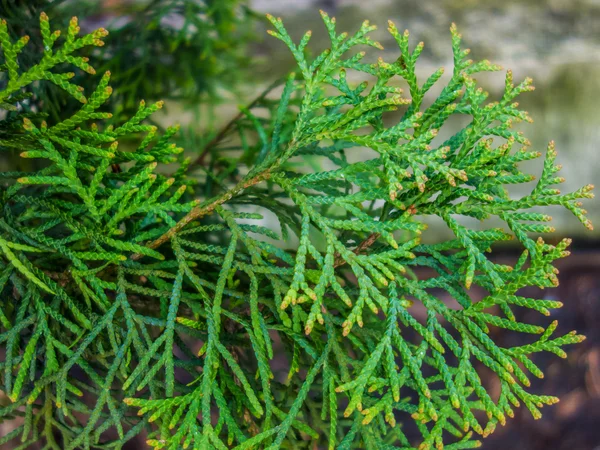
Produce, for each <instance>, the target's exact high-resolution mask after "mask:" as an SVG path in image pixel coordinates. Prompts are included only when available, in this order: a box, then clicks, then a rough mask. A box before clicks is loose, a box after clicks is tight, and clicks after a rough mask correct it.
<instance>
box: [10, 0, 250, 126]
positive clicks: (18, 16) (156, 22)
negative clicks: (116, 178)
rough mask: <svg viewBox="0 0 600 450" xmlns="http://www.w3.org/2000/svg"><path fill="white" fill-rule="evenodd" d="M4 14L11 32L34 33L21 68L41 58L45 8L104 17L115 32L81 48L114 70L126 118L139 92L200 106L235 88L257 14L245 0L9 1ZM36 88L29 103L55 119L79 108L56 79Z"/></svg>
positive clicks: (58, 20)
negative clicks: (41, 18)
mask: <svg viewBox="0 0 600 450" xmlns="http://www.w3.org/2000/svg"><path fill="white" fill-rule="evenodd" d="M5 3H7V4H6V5H4V4H3V11H2V16H3V17H4V18H5V19H7V21H8V26H9V29H8V32H9V34H10V36H12V37H13V38H16V39H18V38H20V37H21V36H22V35H23V34H31V42H30V44H29V45H28V46H27V47H26V48H25V49H24V51H23V52H22V53H21V55H20V58H19V61H20V62H21V63H22V66H23V67H30V66H32V65H33V64H35V63H36V62H37V57H38V55H39V54H40V53H41V52H43V51H44V47H45V46H46V43H45V40H44V38H43V36H41V35H40V33H37V32H32V31H34V30H35V29H36V28H37V23H36V22H37V21H38V17H39V15H40V13H41V12H42V11H46V12H47V13H48V14H50V15H51V16H52V18H53V22H54V24H55V25H56V24H59V25H61V26H63V25H64V26H68V24H69V21H70V20H71V17H72V16H73V15H74V14H75V15H80V16H81V17H87V18H88V20H87V26H88V27H89V26H90V22H91V23H94V22H95V23H98V21H100V22H105V23H106V26H107V27H108V28H110V30H111V39H110V40H108V41H107V42H106V45H105V46H103V47H102V48H95V49H93V51H92V50H91V49H86V48H83V49H81V51H80V55H81V57H84V58H88V57H93V58H94V60H95V62H96V63H95V65H96V67H97V69H98V71H99V72H102V73H103V72H106V71H110V72H112V73H113V78H112V81H111V83H112V86H113V87H114V88H115V94H114V95H113V96H112V97H111V99H110V102H109V103H110V105H109V106H110V109H111V110H112V111H113V112H118V113H119V116H118V117H119V118H121V117H124V118H125V119H126V118H128V117H130V116H131V115H133V114H135V111H136V109H137V104H138V102H139V99H140V98H145V99H146V100H154V101H155V100H163V101H166V100H174V101H178V102H180V103H183V104H185V105H186V106H188V107H189V106H191V107H194V108H196V107H198V106H199V105H200V104H203V103H204V100H205V97H207V96H211V97H212V98H213V102H215V101H216V99H217V98H218V97H219V95H220V93H219V92H218V91H219V89H221V90H222V89H226V90H232V89H234V88H235V86H237V81H238V79H239V78H240V77H241V76H242V75H243V74H244V73H245V71H244V70H243V69H244V66H245V65H246V58H245V56H244V55H245V51H244V50H245V48H246V45H245V44H246V43H247V42H249V41H251V40H252V39H253V33H252V32H253V29H252V25H253V24H254V20H253V14H252V12H251V11H250V10H249V9H248V7H247V6H246V3H245V2H244V1H242V0H219V1H214V0H142V1H136V2H125V4H122V3H123V2H117V3H116V4H114V5H111V4H110V2H108V3H107V2H98V1H87V0H77V1H69V0H34V1H31V0H6V1H5ZM74 81H75V82H76V83H77V84H79V85H81V86H83V87H85V89H86V91H87V90H93V88H94V83H95V81H94V79H92V78H90V77H89V76H87V75H86V74H84V73H82V72H79V71H75V72H74ZM26 88H27V90H28V91H29V92H30V93H31V94H32V98H31V99H30V101H29V102H27V103H24V104H22V105H21V106H22V107H24V108H30V109H34V110H35V109H40V108H41V109H42V110H43V112H44V113H45V114H47V115H49V116H50V117H51V118H52V119H53V120H57V121H58V120H64V119H65V118H66V117H68V116H69V115H70V114H73V113H74V112H75V111H76V108H75V106H76V105H75V104H74V103H73V102H72V101H70V100H71V99H70V95H69V94H68V93H66V92H64V91H62V90H61V89H56V88H54V87H53V85H52V84H48V83H40V84H33V85H28V86H26Z"/></svg>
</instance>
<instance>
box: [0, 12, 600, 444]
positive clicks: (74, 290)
mask: <svg viewBox="0 0 600 450" xmlns="http://www.w3.org/2000/svg"><path fill="white" fill-rule="evenodd" d="M269 19H270V20H271V22H272V24H273V26H274V27H275V31H273V32H272V34H273V35H274V36H275V37H277V38H279V39H281V40H282V41H284V42H285V43H286V44H287V45H288V47H290V49H291V51H292V53H293V55H294V57H295V58H296V60H297V63H298V67H299V69H300V70H299V74H298V75H294V74H292V75H290V76H289V77H288V79H287V81H286V82H285V85H284V86H283V93H282V96H281V99H280V101H279V102H278V106H277V107H276V108H274V109H269V111H270V113H271V115H270V116H269V117H268V118H266V119H265V117H264V114H258V112H257V111H255V110H254V109H256V108H258V107H263V106H264V104H262V103H260V104H255V107H256V108H254V109H253V108H250V109H244V110H243V111H242V113H243V114H242V117H241V118H240V119H239V120H237V121H236V122H235V124H234V125H233V126H229V127H228V128H227V133H223V134H222V136H221V138H223V139H225V138H229V137H231V136H232V135H233V136H234V138H235V139H232V141H233V144H232V143H231V142H228V143H227V146H225V145H222V144H221V142H217V143H215V144H214V146H213V147H212V148H211V150H210V152H209V153H210V157H209V159H210V164H209V166H208V167H205V168H203V170H202V174H200V175H198V176H195V177H192V176H189V177H186V176H185V169H186V167H188V165H189V162H184V163H183V165H182V167H181V168H180V169H179V170H177V172H176V173H175V174H174V175H173V176H172V177H166V176H164V175H162V173H163V172H164V171H161V172H157V170H156V163H157V162H159V163H168V162H173V161H174V160H177V158H178V157H177V156H176V155H177V153H179V152H180V150H179V149H177V148H175V147H174V146H172V145H170V144H169V143H168V138H169V136H170V135H171V134H172V133H174V131H175V130H168V131H167V133H166V136H163V137H160V138H159V137H156V130H155V128H153V127H150V126H147V125H143V124H142V120H143V119H144V118H145V117H147V115H148V114H150V113H151V112H153V111H154V110H155V109H156V108H158V107H159V106H160V105H155V106H151V107H147V106H145V105H144V104H142V105H141V106H140V109H139V111H138V113H137V114H136V115H135V116H134V117H132V118H131V119H130V120H129V121H128V122H126V123H125V124H124V125H122V126H120V127H114V128H111V127H107V128H104V127H102V125H97V126H94V125H88V124H89V121H90V120H99V119H102V118H103V117H104V116H103V113H101V112H98V108H99V107H100V106H101V105H102V103H103V102H104V101H105V100H106V98H107V97H108V95H110V88H109V87H108V85H107V84H108V76H106V75H105V76H104V77H103V78H102V80H101V82H100V85H99V87H98V89H97V90H96V92H95V93H94V94H92V95H91V96H90V97H89V98H88V99H86V103H85V104H84V106H83V107H82V108H81V110H80V111H79V112H78V113H76V114H75V115H74V116H73V117H72V118H70V119H68V120H66V121H63V122H61V123H58V124H55V125H52V126H48V125H46V124H43V123H39V124H38V123H34V122H32V121H31V120H25V121H24V123H25V126H24V128H25V132H24V133H20V132H18V133H17V132H15V134H14V135H13V134H10V133H9V134H8V136H9V138H7V139H5V141H4V142H2V145H4V146H11V147H16V148H19V149H21V151H24V153H23V157H26V158H41V159H43V160H45V161H46V162H47V163H46V165H45V166H44V167H43V168H42V169H41V170H39V171H37V172H32V173H12V172H11V173H4V174H2V177H3V179H4V180H6V182H5V183H4V188H3V210H2V219H1V220H0V227H1V228H2V230H3V231H2V233H3V234H2V236H1V241H0V248H1V249H2V253H3V259H2V260H3V267H2V271H1V274H0V282H1V285H2V289H3V298H4V299H5V300H3V302H2V305H1V308H0V312H1V317H0V319H1V321H2V322H1V323H2V328H3V330H2V334H1V335H0V342H2V345H3V346H4V347H5V349H6V358H5V361H3V362H2V368H3V371H4V391H5V392H6V393H7V394H8V395H9V396H10V399H11V401H12V403H10V404H8V405H7V406H5V407H4V408H3V409H2V410H0V414H2V416H3V417H11V416H13V415H23V416H24V420H23V424H22V425H20V426H19V427H18V428H16V429H15V431H14V432H13V433H12V434H11V435H10V436H7V437H5V438H3V439H2V441H0V442H5V441H7V440H8V439H9V438H12V437H17V436H21V438H22V439H23V441H24V442H26V443H28V442H36V441H38V440H44V441H45V442H46V443H47V444H48V446H49V447H50V448H70V449H75V448H87V447H92V448H99V447H116V448H118V447H120V446H121V445H122V443H123V442H125V441H126V440H128V439H129V438H131V437H133V436H135V435H137V434H139V433H141V431H142V430H143V429H147V430H149V432H150V435H149V440H148V443H149V444H150V445H152V446H153V447H155V448H167V449H178V448H180V447H184V448H195V449H206V448H219V449H226V448H236V449H254V448H268V449H277V448H307V449H308V448H316V447H318V446H326V447H328V448H341V449H349V448H369V449H370V448H415V447H417V448H422V449H427V448H434V447H437V448H442V447H444V448H448V449H461V448H472V447H476V446H478V445H479V441H477V440H476V438H475V437H474V436H475V435H474V434H473V432H475V433H476V434H481V435H487V434H489V433H490V432H492V431H493V430H494V428H495V427H496V425H497V424H498V423H502V424H503V423H504V422H505V420H506V416H512V415H513V409H514V408H515V407H517V406H519V405H520V404H524V405H525V406H526V407H527V408H528V409H529V410H530V411H531V412H532V414H533V415H534V416H536V417H538V416H539V414H540V412H539V408H540V407H541V406H542V405H544V404H551V403H554V402H555V401H556V399H555V398H553V397H548V396H544V395H538V394H536V393H532V392H528V390H527V387H528V386H529V384H530V382H529V377H530V376H531V375H533V376H538V377H539V376H542V371H541V369H540V368H538V367H537V366H536V365H535V363H534V362H533V361H532V356H533V355H534V354H535V353H536V352H541V351H550V352H554V353H556V354H558V355H559V356H564V351H563V350H562V347H563V346H564V345H566V344H571V343H576V342H579V341H581V339H582V337H581V336H578V335H576V334H575V333H571V334H568V335H565V336H558V337H556V336H553V332H554V330H555V329H556V323H555V322H553V323H551V324H550V325H547V326H546V327H543V326H539V325H537V324H529V323H521V322H518V321H517V320H516V319H515V315H514V312H513V308H514V307H524V308H531V309H534V310H537V311H539V312H540V313H542V314H545V315H548V314H549V310H550V309H552V308H557V307H560V306H561V304H560V303H559V302H556V301H549V300H536V299H531V298H526V297H523V296H521V295H519V289H521V288H522V287H526V286H538V287H552V286H555V285H556V283H557V277H556V273H555V269H554V267H553V266H552V262H553V261H554V260H556V259H558V258H562V257H564V256H566V255H567V254H568V252H567V246H568V241H567V240H565V241H562V242H560V243H558V244H556V245H550V244H548V243H546V242H545V241H543V240H542V239H540V238H538V239H537V240H536V239H535V238H533V237H532V235H533V234H539V233H549V232H551V231H552V229H551V227H550V226H548V225H547V222H548V220H549V219H550V218H549V217H548V216H546V215H544V214H541V213H539V212H537V211H538V209H537V207H540V206H547V205H562V206H564V207H566V208H568V209H569V210H571V211H572V212H573V213H574V214H575V216H576V217H577V218H578V219H579V220H581V222H582V223H583V224H584V225H585V226H587V227H591V225H590V223H589V222H588V221H587V219H586V218H585V217H584V213H585V212H584V210H582V209H581V205H580V203H579V202H578V201H579V199H581V198H589V197H591V195H592V194H591V192H590V191H591V187H590V186H586V187H584V188H582V189H580V190H578V191H576V192H574V193H571V194H561V193H560V192H559V191H558V190H557V189H555V188H554V186H555V185H556V184H559V183H560V182H561V181H562V179H561V178H559V177H557V176H556V172H557V170H558V168H557V167H556V166H555V164H554V159H555V156H556V153H555V151H554V148H553V145H552V144H550V146H549V147H548V149H547V151H546V154H545V162H544V170H543V174H542V176H541V177H540V179H539V180H538V182H537V184H536V185H535V187H534V188H533V189H532V191H531V193H530V194H529V195H526V196H524V197H522V198H513V197H511V196H510V195H509V194H508V192H507V191H506V189H505V186H506V185H508V184H519V183H526V182H530V181H531V180H532V177H531V176H530V175H528V174H526V173H523V172H522V171H521V170H520V169H519V162H521V161H525V160H530V159H535V158H538V157H540V156H541V154H540V153H539V152H534V151H530V150H528V149H527V147H528V145H529V143H528V141H527V140H526V139H525V138H524V137H523V136H522V135H520V134H519V133H516V132H514V131H513V130H512V129H511V125H512V123H514V122H517V121H522V120H528V117H527V115H526V113H524V112H522V111H520V110H518V109H517V105H516V104H515V103H513V102H514V99H515V97H516V96H517V95H519V94H520V93H522V92H524V91H528V90H531V82H530V80H525V81H524V82H523V83H521V84H518V85H516V86H515V85H514V84H513V80H512V76H511V74H510V72H508V74H507V77H506V88H505V92H504V95H503V97H502V98H501V99H500V100H498V101H495V102H487V101H486V97H487V94H486V93H485V92H483V91H482V90H481V89H479V88H477V86H476V83H475V80H474V79H473V78H472V77H473V75H474V74H476V73H477V72H481V71H489V70H499V68H498V67H496V66H494V65H493V64H491V63H489V62H487V61H483V62H480V63H473V62H472V61H470V60H467V59H466V55H467V52H466V51H464V50H461V48H460V36H459V35H458V34H457V32H456V30H455V28H454V27H452V29H451V31H452V44H453V45H452V47H453V51H454V71H453V73H452V75H451V77H450V80H449V81H448V82H447V84H446V86H445V87H444V88H443V89H442V90H441V93H440V95H439V96H438V98H437V99H436V100H434V101H433V103H431V104H429V105H427V104H425V103H424V102H423V99H424V97H425V94H426V93H427V92H428V91H429V89H430V88H432V86H433V85H434V84H435V83H436V82H439V80H440V78H441V76H442V70H438V71H436V72H435V73H434V74H433V75H431V77H429V79H427V80H426V81H425V82H424V83H420V82H419V81H418V80H417V76H416V74H415V65H416V61H417V58H418V56H419V54H420V53H421V51H422V49H423V46H422V44H419V45H418V46H417V47H416V48H415V49H414V50H412V51H411V50H410V47H409V41H408V33H404V34H400V33H399V32H398V31H397V29H396V28H395V26H394V25H393V24H391V23H390V26H389V31H390V33H391V34H392V35H393V36H394V38H395V39H396V41H397V42H398V45H399V48H400V52H401V54H400V57H399V58H398V59H397V60H396V61H395V62H393V63H386V62H384V61H379V62H378V63H375V64H367V63H364V62H362V58H363V56H364V53H363V52H360V53H357V52H356V51H355V47H357V46H365V45H366V46H371V47H375V48H378V47H380V45H379V44H378V43H377V42H374V41H372V40H371V39H370V38H369V33H370V32H371V31H372V30H373V29H374V27H372V26H370V25H369V24H368V23H367V22H365V23H364V24H363V26H362V27H361V28H360V30H359V31H358V32H357V33H355V34H354V35H352V36H348V35H347V34H345V33H343V34H337V32H336V30H335V20H334V19H332V18H329V17H328V16H327V15H325V14H323V19H324V22H325V25H326V27H327V30H328V32H329V35H330V39H331V46H330V48H328V49H327V50H326V51H324V52H323V53H321V54H319V55H317V56H316V57H315V58H314V59H312V60H309V59H307V57H306V56H305V48H306V46H307V44H308V41H309V39H310V33H307V34H306V35H305V36H304V37H303V38H302V39H301V41H300V43H299V44H295V43H294V42H293V41H292V39H291V38H290V37H289V35H288V34H287V32H286V30H285V28H284V26H283V24H282V22H281V20H279V19H275V18H272V17H269ZM44 20H45V18H43V21H42V23H43V25H42V27H44V26H46V25H45V23H44ZM70 35H71V33H70V34H69V36H70ZM3 36H4V37H3ZM3 36H0V38H2V40H1V41H0V42H1V43H2V46H3V49H6V48H9V49H13V50H9V51H8V52H7V51H6V50H4V54H5V58H6V59H7V64H6V66H7V67H8V68H9V73H8V75H9V80H11V79H13V78H14V77H21V76H22V75H20V74H19V72H18V66H15V65H14V64H13V63H12V61H17V59H15V57H13V56H11V55H12V54H13V53H15V52H18V48H16V49H15V46H14V45H13V44H11V43H10V42H8V41H7V39H6V37H5V35H3ZM73 39H75V38H73ZM83 39H86V38H83ZM88 39H89V38H88ZM68 42H71V41H69V40H68V39H67V43H66V44H65V48H66V51H67V52H71V51H72V50H69V47H67V45H69V44H68ZM74 42H79V41H74ZM19 45H21V44H16V46H17V47H18V46H19ZM11 52H12V53H11ZM9 59H10V61H9ZM11 64H12V68H11ZM50 69H51V65H49V66H48V67H47V68H45V69H44V70H45V71H46V72H48V73H50V72H49V70H50ZM350 71H351V72H353V73H358V74H362V75H364V77H365V78H369V79H374V80H375V81H374V83H371V84H370V85H368V84H367V83H366V82H364V83H360V84H358V85H356V86H355V85H352V83H349V82H348V80H347V75H346V73H347V72H350ZM52 77H54V78H55V79H56V77H60V75H52V76H50V78H48V76H44V77H42V78H46V79H50V80H52ZM399 78H401V79H404V80H405V82H406V83H407V84H408V87H409V95H404V94H403V93H402V92H401V90H400V89H398V88H397V87H396V84H397V83H396V81H397V80H398V79H399ZM9 83H10V81H9ZM13 83H14V82H13ZM65 89H72V88H71V87H70V86H68V85H65ZM73 93H75V91H73ZM11 95H14V94H13V93H12V92H9V93H6V91H4V92H3V93H0V97H2V98H3V99H4V100H3V101H4V102H5V103H11V97H10V96H11ZM76 95H81V94H76ZM15 102H18V100H15V99H14V98H13V99H12V103H13V104H14V103H15ZM394 111H396V112H394ZM388 113H389V114H388ZM458 114H460V115H463V116H467V117H470V120H469V122H468V125H466V126H465V127H464V128H463V129H461V130H460V131H458V132H457V133H455V134H453V135H452V137H450V138H449V139H446V140H445V141H442V140H441V139H439V138H438V137H437V136H438V130H440V128H442V127H444V126H446V127H448V125H445V124H446V121H447V120H448V118H449V117H450V116H452V115H458ZM388 116H389V117H388ZM390 122H392V125H389V123H390ZM135 134H142V135H143V137H142V138H140V145H139V146H138V147H137V148H130V149H123V150H121V149H119V144H118V139H121V137H122V136H131V135H135ZM227 152H230V153H227ZM365 155H367V156H365ZM353 161H357V162H353ZM192 168H193V164H192V165H191V167H190V170H191V169H192ZM165 170H167V169H165ZM190 173H193V172H190ZM9 180H15V181H14V182H9ZM192 180H194V181H193V182H192ZM198 198H200V199H199V201H197V200H196V199H198ZM532 209H533V210H532ZM427 216H437V217H439V218H440V219H441V220H443V221H444V222H445V223H446V224H447V225H448V227H449V228H450V229H451V230H452V231H453V233H454V235H455V238H454V239H452V240H449V241H445V242H438V243H435V244H424V243H421V241H420V236H421V235H422V233H423V232H424V231H425V229H426V226H425V224H424V220H425V219H424V218H426V217H427ZM462 217H471V218H476V219H487V218H490V217H496V218H499V219H501V221H502V222H503V223H504V224H506V225H505V226H504V227H503V228H491V229H478V230H475V229H471V228H469V227H467V226H466V225H465V223H466V222H465V221H463V220H462ZM266 219H269V220H266ZM272 221H275V223H277V222H278V224H279V226H278V227H272V226H268V225H269V224H270V222H272ZM275 228H276V229H277V231H275ZM514 237H516V238H517V239H518V240H519V241H520V242H521V243H522V245H523V247H524V251H523V254H522V256H521V257H520V258H519V259H518V260H517V261H516V262H515V263H514V265H513V266H508V265H502V264H499V263H497V262H495V261H494V260H493V259H492V258H491V257H490V256H489V253H490V251H491V247H492V246H493V244H494V243H496V242H499V241H505V240H508V239H512V238H514ZM294 239H295V240H297V242H298V244H297V248H295V249H290V248H289V247H290V245H289V244H286V243H289V242H296V241H295V240H294ZM423 268H427V269H429V271H430V272H431V273H433V275H432V276H430V277H427V278H419V277H417V276H415V273H416V272H417V271H419V269H423ZM473 285H477V286H479V287H481V288H482V289H484V290H485V292H487V295H486V297H485V298H484V299H483V300H482V301H480V302H477V303H474V302H473V301H472V300H471V298H470V297H469V289H470V288H471V287H472V286H473ZM434 289H435V290H437V292H440V290H442V291H445V292H446V293H447V294H448V296H450V297H452V298H454V299H455V300H456V301H457V302H458V305H460V307H459V308H458V309H456V308H450V307H449V306H448V305H447V304H446V303H444V302H443V301H442V300H441V299H440V297H439V296H436V295H434V294H433V292H434V291H433V290H434ZM6 299H10V300H6ZM415 303H420V304H421V305H423V306H424V307H425V310H426V319H425V320H423V321H420V320H417V317H416V315H415V314H414V312H413V310H414V306H413V305H414V304H415ZM490 326H491V327H500V328H505V329H508V330H512V331H515V332H520V333H527V334H533V335H537V337H536V338H535V339H534V340H531V339H524V341H523V343H524V345H522V346H518V347H513V348H503V347H500V346H498V345H497V344H496V343H495V342H494V341H493V340H492V339H491V338H490V336H489V335H488V331H489V327H490ZM478 365H483V366H486V367H487V368H489V369H490V370H491V371H492V372H493V373H495V374H496V376H497V377H498V378H499V380H500V384H501V392H500V394H499V397H498V398H492V397H491V396H490V394H489V393H488V392H487V390H486V389H485V387H484V386H483V384H482V381H481V379H480V375H479V374H478V372H477V370H476V366H478ZM282 366H283V367H284V369H282ZM136 410H137V411H138V414H135V413H134V412H135V411H136ZM479 411H482V412H484V414H483V415H482V414H479ZM401 424H402V425H401ZM411 424H414V425H411ZM409 425H410V426H409ZM413 428H414V430H413V431H412V432H411V434H408V433H409V430H411V429H413ZM54 431H57V432H58V435H59V436H60V440H56V439H57V438H56V437H55V436H56V435H55V434H54ZM407 434H408V435H407ZM415 434H418V435H419V436H420V438H419V439H415Z"/></svg>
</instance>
